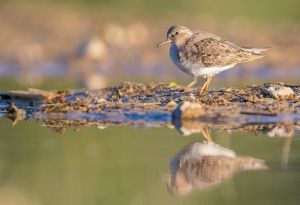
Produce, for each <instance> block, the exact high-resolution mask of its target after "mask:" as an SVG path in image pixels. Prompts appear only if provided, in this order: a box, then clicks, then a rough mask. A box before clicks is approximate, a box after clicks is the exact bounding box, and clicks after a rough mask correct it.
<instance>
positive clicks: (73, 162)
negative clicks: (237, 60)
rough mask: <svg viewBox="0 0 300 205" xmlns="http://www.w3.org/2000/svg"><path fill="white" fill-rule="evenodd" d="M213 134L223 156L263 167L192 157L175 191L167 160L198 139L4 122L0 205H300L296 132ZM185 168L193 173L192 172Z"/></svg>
mask: <svg viewBox="0 0 300 205" xmlns="http://www.w3.org/2000/svg"><path fill="white" fill-rule="evenodd" d="M42 125H43V124H42ZM211 136H212V139H213V141H214V143H215V144H217V145H218V147H219V148H221V149H225V148H227V149H226V151H227V153H228V152H229V153H232V152H233V151H234V152H235V153H236V155H238V156H250V157H253V158H257V159H262V160H265V162H264V163H265V165H266V166H267V167H268V169H266V167H265V168H262V169H259V170H251V171H245V170H243V169H241V166H240V167H239V166H238V165H237V164H236V163H235V162H233V163H231V162H228V163H225V165H224V162H227V161H228V158H226V159H224V158H211V159H210V161H209V162H208V163H207V164H206V166H201V163H204V161H203V160H202V161H201V160H198V159H197V156H198V155H194V157H192V158H193V160H194V162H195V163H190V164H189V163H187V164H185V165H180V166H181V168H182V169H181V174H182V175H184V177H183V178H181V180H179V179H177V182H176V183H173V189H172V183H170V181H169V179H170V174H173V175H174V173H177V174H178V173H179V171H178V167H177V168H175V171H174V170H173V173H172V172H171V173H170V161H171V160H172V159H173V160H174V157H176V156H177V158H178V157H179V158H180V156H181V155H180V152H181V151H182V150H183V149H185V150H186V149H187V147H186V146H187V145H190V144H193V143H197V142H202V141H203V137H202V135H201V134H199V133H198V134H192V135H190V136H186V137H183V136H181V135H180V134H179V133H178V132H177V131H176V130H175V129H170V128H167V127H159V128H137V127H130V126H126V127H116V126H109V127H107V128H105V129H99V128H97V127H89V128H84V129H81V130H79V131H74V130H72V129H71V128H69V129H67V131H65V132H63V133H62V134H58V133H56V132H53V131H52V130H50V129H48V128H46V127H43V126H41V124H40V123H38V122H36V121H34V120H28V121H21V122H19V123H18V124H17V125H16V126H15V127H12V123H11V121H10V120H8V119H5V118H1V119H0V180H1V185H0V186H1V187H0V204H16V205H18V204H22V205H23V204H46V205H48V204H49V205H50V204H56V205H59V204H64V205H66V204H72V205H76V204H133V205H134V204H149V205H150V204H155V205H157V204H205V205H207V204H231V205H232V204H251V205H252V204H256V205H258V204H272V205H276V204H278V205H279V204H280V205H282V204H299V203H300V194H299V189H300V174H299V173H300V150H299V149H298V148H299V147H300V135H299V134H295V135H294V137H292V138H287V137H269V136H267V135H264V134H262V133H256V134H255V133H251V132H244V131H234V132H231V133H230V132H227V131H214V130H213V131H212V133H211ZM186 152H187V153H188V154H189V151H186ZM178 154H179V155H178ZM188 154H187V155H188ZM186 159H190V158H189V157H187V158H186ZM195 159H196V160H195ZM215 159H218V160H219V161H218V160H217V161H216V160H215ZM173 162H174V161H173ZM215 162H216V163H215ZM222 163H223V165H224V166H223V165H222ZM199 164H200V165H199ZM184 166H186V167H190V168H191V167H193V168H192V169H191V170H192V171H190V172H191V173H190V174H189V173H188V171H185V170H184ZM253 166H254V165H253ZM204 167H206V168H204ZM254 167H255V166H254ZM256 168H257V167H256ZM173 169H174V167H173ZM176 169H177V170H176ZM205 172H207V173H205ZM224 173H228V174H224ZM177 176H180V174H179V175H177ZM193 177H194V178H193ZM200 178H201V179H200ZM171 179H172V177H171ZM173 179H174V177H173ZM201 181H202V182H205V186H204V185H203V183H202V182H201ZM201 183H202V184H201ZM175 185H176V187H177V189H174V186H175ZM201 186H202V187H201ZM203 187H204V188H203ZM174 190H177V192H176V191H174ZM178 190H180V191H181V192H180V191H178ZM178 194H179V195H180V196H178Z"/></svg>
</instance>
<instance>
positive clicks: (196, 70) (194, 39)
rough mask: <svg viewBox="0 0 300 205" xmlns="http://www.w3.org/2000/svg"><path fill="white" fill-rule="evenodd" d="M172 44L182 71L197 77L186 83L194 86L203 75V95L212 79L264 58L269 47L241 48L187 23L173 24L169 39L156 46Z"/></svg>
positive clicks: (175, 57) (175, 59)
mask: <svg viewBox="0 0 300 205" xmlns="http://www.w3.org/2000/svg"><path fill="white" fill-rule="evenodd" d="M166 43H171V46H170V51H169V54H170V57H171V60H172V62H173V63H174V64H175V65H176V66H177V67H178V68H179V69H180V70H182V71H183V72H185V73H187V74H189V75H191V76H193V77H194V80H193V81H192V82H191V83H190V84H189V85H187V87H188V88H189V87H192V86H193V85H194V84H196V83H197V79H198V77H204V78H205V79H206V80H205V83H204V84H203V86H202V88H201V90H200V94H203V93H205V92H207V91H208V87H209V85H210V83H211V80H212V78H213V77H214V76H215V75H216V74H218V73H220V72H222V71H224V70H227V69H229V68H232V67H234V66H235V65H236V64H239V63H244V62H249V61H252V60H255V59H259V58H262V57H264V53H265V51H266V50H267V48H250V47H241V46H238V45H236V44H235V43H233V42H230V41H228V40H225V39H223V38H222V37H220V36H218V35H215V34H212V33H209V32H205V31H193V30H191V29H189V28H187V27H185V26H180V25H175V26H171V27H170V28H169V29H168V31H167V38H166V39H165V40H163V41H162V42H160V43H159V44H157V47H159V46H161V45H163V44H166Z"/></svg>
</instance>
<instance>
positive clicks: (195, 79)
mask: <svg viewBox="0 0 300 205" xmlns="http://www.w3.org/2000/svg"><path fill="white" fill-rule="evenodd" d="M196 83H197V77H196V76H195V77H194V80H193V81H192V82H191V83H190V84H188V85H187V87H188V88H190V87H192V86H193V85H195V84H196Z"/></svg>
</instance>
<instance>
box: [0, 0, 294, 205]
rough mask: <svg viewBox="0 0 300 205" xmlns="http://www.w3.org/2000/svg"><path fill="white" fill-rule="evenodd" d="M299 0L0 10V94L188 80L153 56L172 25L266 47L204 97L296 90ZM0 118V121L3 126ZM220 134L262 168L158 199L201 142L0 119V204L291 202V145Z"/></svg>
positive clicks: (18, 1)
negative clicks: (220, 92) (182, 158)
mask: <svg viewBox="0 0 300 205" xmlns="http://www.w3.org/2000/svg"><path fill="white" fill-rule="evenodd" d="M299 8H300V1H299V0H284V1H283V0H226V1H225V0H224V1H223V0H219V1H211V0H190V1H187V0H186V1H184V0H172V1H167V0H143V1H139V0H98V1H97V0H1V1H0V90H10V89H27V88H29V87H33V88H41V89H71V88H83V87H86V88H101V87H106V86H110V85H115V84H119V83H121V82H123V81H132V82H163V83H169V82H171V81H176V82H178V83H180V84H183V85H186V84H188V83H189V82H190V80H191V78H190V77H189V76H187V75H186V74H184V73H182V72H181V71H180V70H178V69H177V68H176V67H175V66H174V65H172V63H171V61H170V59H169V54H168V47H167V46H165V47H161V48H156V44H157V43H158V42H159V41H161V40H162V39H163V38H165V35H166V31H167V29H168V27H169V26H170V25H174V24H183V25H186V26H188V27H191V28H194V29H199V30H205V31H209V32H212V33H216V34H219V35H221V36H223V37H224V38H226V39H228V40H231V41H234V42H236V43H238V44H240V45H243V46H254V47H271V49H270V50H269V51H268V52H267V56H266V57H265V58H263V59H260V60H257V61H254V62H250V63H246V64H242V65H239V66H236V67H235V68H233V69H231V70H228V71H225V72H223V73H221V74H220V75H218V76H217V77H216V79H215V80H214V81H213V85H212V87H220V86H226V87H227V86H233V85H237V86H241V85H252V84H254V83H263V82H267V81H284V82H286V83H295V84H296V83H298V84H299V83H300V80H299V79H300V78H299V76H300V69H299V66H300V58H299V53H300V52H299V51H300V38H299V37H300V12H299ZM2 115H3V113H0V116H2ZM295 135H296V136H295V137H294V139H293V142H292V143H291V144H290V147H288V149H287V150H288V153H289V156H288V157H286V158H287V159H288V163H287V165H286V166H282V164H284V163H282V162H283V161H284V160H283V159H285V157H282V156H283V155H282V153H283V152H284V146H283V145H284V144H285V139H283V138H278V137H273V138H268V137H267V136H265V135H262V134H261V133H257V134H255V133H245V132H233V133H228V132H224V131H223V132H218V131H213V132H212V137H213V139H214V141H215V142H216V143H217V144H220V145H221V146H223V147H227V148H229V149H232V150H234V151H236V152H237V153H238V154H239V155H247V156H252V157H256V158H261V159H264V160H266V163H267V164H268V165H269V166H270V170H269V171H258V172H243V173H240V174H239V175H237V176H236V177H233V178H232V179H230V180H228V181H226V182H225V183H223V184H221V185H220V186H218V187H216V188H215V189H212V190H208V191H205V192H202V193H193V194H191V196H189V197H187V198H179V197H176V196H173V195H172V194H170V193H169V192H168V191H167V188H166V181H164V180H163V178H164V176H165V175H166V174H168V173H169V160H170V159H171V158H172V157H173V156H174V155H175V154H176V153H178V152H179V150H181V149H182V148H183V147H184V146H185V145H187V144H189V143H192V142H196V141H200V140H202V139H203V138H202V136H201V135H200V134H194V135H192V136H189V137H185V138H184V137H182V136H181V135H180V134H179V133H178V132H177V131H176V130H175V129H171V128H166V127H160V128H147V129H142V128H134V127H113V126H109V127H107V128H105V129H103V128H102V127H99V129H98V128H96V127H90V128H86V129H83V130H79V131H77V132H75V131H74V130H72V129H71V128H69V129H67V131H65V132H64V133H62V134H58V133H55V132H53V130H50V129H48V128H46V127H45V125H44V124H43V123H42V122H35V121H34V120H30V121H22V122H19V123H18V124H17V125H16V126H15V127H12V122H11V121H10V120H8V119H5V118H0V205H52V204H56V205H58V204H63V205H67V204H70V205H77V204H78V205H79V204H89V205H94V204H95V205H96V204H97V205H98V204H131V205H135V204H136V205H140V204H145V205H151V204H155V205H158V204H164V205H165V204H172V205H174V204H205V205H207V204H225V205H226V204H230V205H233V204H238V205H240V204H249V205H250V204H251V205H253V204H256V205H259V204H273V205H277V204H278V205H282V204H286V205H289V204H299V202H300V195H299V188H300V187H299V185H300V176H299V171H300V151H299V146H300V140H299V139H300V138H299V134H295Z"/></svg>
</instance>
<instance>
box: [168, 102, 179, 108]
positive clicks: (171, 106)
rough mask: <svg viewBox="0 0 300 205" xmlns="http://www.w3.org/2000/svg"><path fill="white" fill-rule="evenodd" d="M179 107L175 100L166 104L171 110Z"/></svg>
mask: <svg viewBox="0 0 300 205" xmlns="http://www.w3.org/2000/svg"><path fill="white" fill-rule="evenodd" d="M177 106H178V104H177V103H176V102H175V101H174V100H171V101H170V102H169V103H168V104H166V107H170V108H176V107H177Z"/></svg>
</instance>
